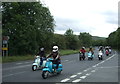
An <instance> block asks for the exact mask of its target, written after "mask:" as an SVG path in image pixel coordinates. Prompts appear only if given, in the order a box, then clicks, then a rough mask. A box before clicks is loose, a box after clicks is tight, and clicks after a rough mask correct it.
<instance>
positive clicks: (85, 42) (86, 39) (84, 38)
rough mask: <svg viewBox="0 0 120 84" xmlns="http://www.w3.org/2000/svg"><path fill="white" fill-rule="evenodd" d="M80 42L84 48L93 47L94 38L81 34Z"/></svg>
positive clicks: (84, 33) (87, 34)
mask: <svg viewBox="0 0 120 84" xmlns="http://www.w3.org/2000/svg"><path fill="white" fill-rule="evenodd" d="M79 40H80V41H81V44H82V46H85V47H89V46H91V45H92V36H91V35H90V34H89V33H86V32H83V33H80V35H79Z"/></svg>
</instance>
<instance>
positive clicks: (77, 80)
mask: <svg viewBox="0 0 120 84" xmlns="http://www.w3.org/2000/svg"><path fill="white" fill-rule="evenodd" d="M114 56H115V55H113V56H111V57H109V58H107V59H106V60H104V61H102V62H99V63H98V64H96V65H94V66H92V67H97V66H98V65H100V64H102V63H104V62H105V61H107V60H109V59H111V58H112V57H114ZM70 62H72V61H70ZM98 68H104V67H98ZM107 68H111V67H107ZM90 69H91V68H88V69H86V70H83V72H86V71H88V70H90ZM96 70H97V68H96V69H95V70H92V71H91V72H95V71H96ZM80 74H82V72H79V73H77V75H80ZM77 75H72V76H70V78H74V77H76V76H77ZM89 75H91V73H87V74H86V75H85V76H81V77H80V78H81V79H76V80H74V81H72V82H79V81H81V80H82V79H85V78H86V77H87V76H89ZM68 80H70V79H69V78H66V79H64V80H62V81H61V82H66V81H68Z"/></svg>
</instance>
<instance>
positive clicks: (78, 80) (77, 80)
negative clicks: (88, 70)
mask: <svg viewBox="0 0 120 84" xmlns="http://www.w3.org/2000/svg"><path fill="white" fill-rule="evenodd" d="M80 81H81V79H76V80H74V81H72V82H80Z"/></svg>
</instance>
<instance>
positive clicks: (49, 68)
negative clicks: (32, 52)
mask: <svg viewBox="0 0 120 84" xmlns="http://www.w3.org/2000/svg"><path fill="white" fill-rule="evenodd" d="M52 61H53V59H52V58H48V59H47V62H46V65H45V67H44V68H43V69H42V77H43V79H46V78H47V77H48V76H49V75H53V74H60V73H61V71H62V70H63V68H62V64H59V66H58V69H56V64H53V62H52Z"/></svg>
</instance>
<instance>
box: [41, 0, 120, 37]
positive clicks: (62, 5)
mask: <svg viewBox="0 0 120 84" xmlns="http://www.w3.org/2000/svg"><path fill="white" fill-rule="evenodd" d="M43 1H45V2H44V3H45V4H46V6H47V7H48V8H49V9H50V12H51V14H52V15H53V16H54V19H55V24H56V27H55V33H61V34H64V33H65V31H66V30H67V29H69V28H71V29H72V30H73V31H74V33H75V34H79V33H80V32H88V33H90V34H91V35H93V36H102V37H107V36H108V35H109V34H110V33H111V32H113V31H114V30H116V28H117V27H118V25H117V22H118V0H43ZM119 23H120V21H119ZM108 28H109V29H108Z"/></svg>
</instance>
